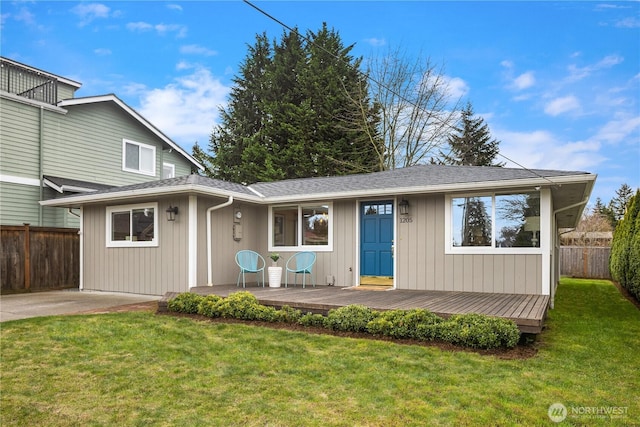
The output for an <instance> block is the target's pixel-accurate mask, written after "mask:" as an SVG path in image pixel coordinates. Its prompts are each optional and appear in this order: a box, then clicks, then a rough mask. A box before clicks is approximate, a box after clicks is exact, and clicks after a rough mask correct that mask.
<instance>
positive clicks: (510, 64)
mask: <svg viewBox="0 0 640 427" xmlns="http://www.w3.org/2000/svg"><path fill="white" fill-rule="evenodd" d="M500 65H502V66H503V67H504V68H513V62H512V61H509V60H508V59H505V60H504V61H502V62H500Z"/></svg>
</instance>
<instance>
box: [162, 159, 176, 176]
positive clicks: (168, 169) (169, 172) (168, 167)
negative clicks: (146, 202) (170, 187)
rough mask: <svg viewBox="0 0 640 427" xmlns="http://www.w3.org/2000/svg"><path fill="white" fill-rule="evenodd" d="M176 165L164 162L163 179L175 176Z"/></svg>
mask: <svg viewBox="0 0 640 427" xmlns="http://www.w3.org/2000/svg"><path fill="white" fill-rule="evenodd" d="M175 176H176V165H174V164H173V163H162V179H166V178H175Z"/></svg>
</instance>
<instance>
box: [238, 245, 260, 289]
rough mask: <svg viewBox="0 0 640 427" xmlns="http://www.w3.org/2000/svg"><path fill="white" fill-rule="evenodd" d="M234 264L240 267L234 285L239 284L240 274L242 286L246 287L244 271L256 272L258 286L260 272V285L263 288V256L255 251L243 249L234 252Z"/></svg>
mask: <svg viewBox="0 0 640 427" xmlns="http://www.w3.org/2000/svg"><path fill="white" fill-rule="evenodd" d="M236 264H238V267H240V273H238V280H237V281H236V286H240V276H242V287H243V288H246V287H247V286H246V282H245V277H244V276H245V273H256V281H257V282H258V286H260V274H262V287H263V288H264V267H265V265H266V263H265V262H264V258H262V255H260V254H259V253H257V252H254V251H249V250H243V251H238V253H236Z"/></svg>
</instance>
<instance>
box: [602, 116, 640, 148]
mask: <svg viewBox="0 0 640 427" xmlns="http://www.w3.org/2000/svg"><path fill="white" fill-rule="evenodd" d="M639 135H640V116H627V115H622V114H621V115H619V116H618V117H616V118H614V119H613V120H610V121H609V122H607V123H606V124H605V125H604V126H602V128H601V129H600V130H599V131H598V133H597V134H596V135H595V137H594V138H596V139H597V140H598V141H602V142H606V143H608V144H619V143H625V142H627V143H631V144H638V136H639Z"/></svg>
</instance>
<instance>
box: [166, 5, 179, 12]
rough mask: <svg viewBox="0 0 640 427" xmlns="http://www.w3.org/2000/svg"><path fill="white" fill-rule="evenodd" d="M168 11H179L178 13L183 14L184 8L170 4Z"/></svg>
mask: <svg viewBox="0 0 640 427" xmlns="http://www.w3.org/2000/svg"><path fill="white" fill-rule="evenodd" d="M167 9H170V10H177V11H178V12H182V6H180V5H179V4H168V5H167Z"/></svg>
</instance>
